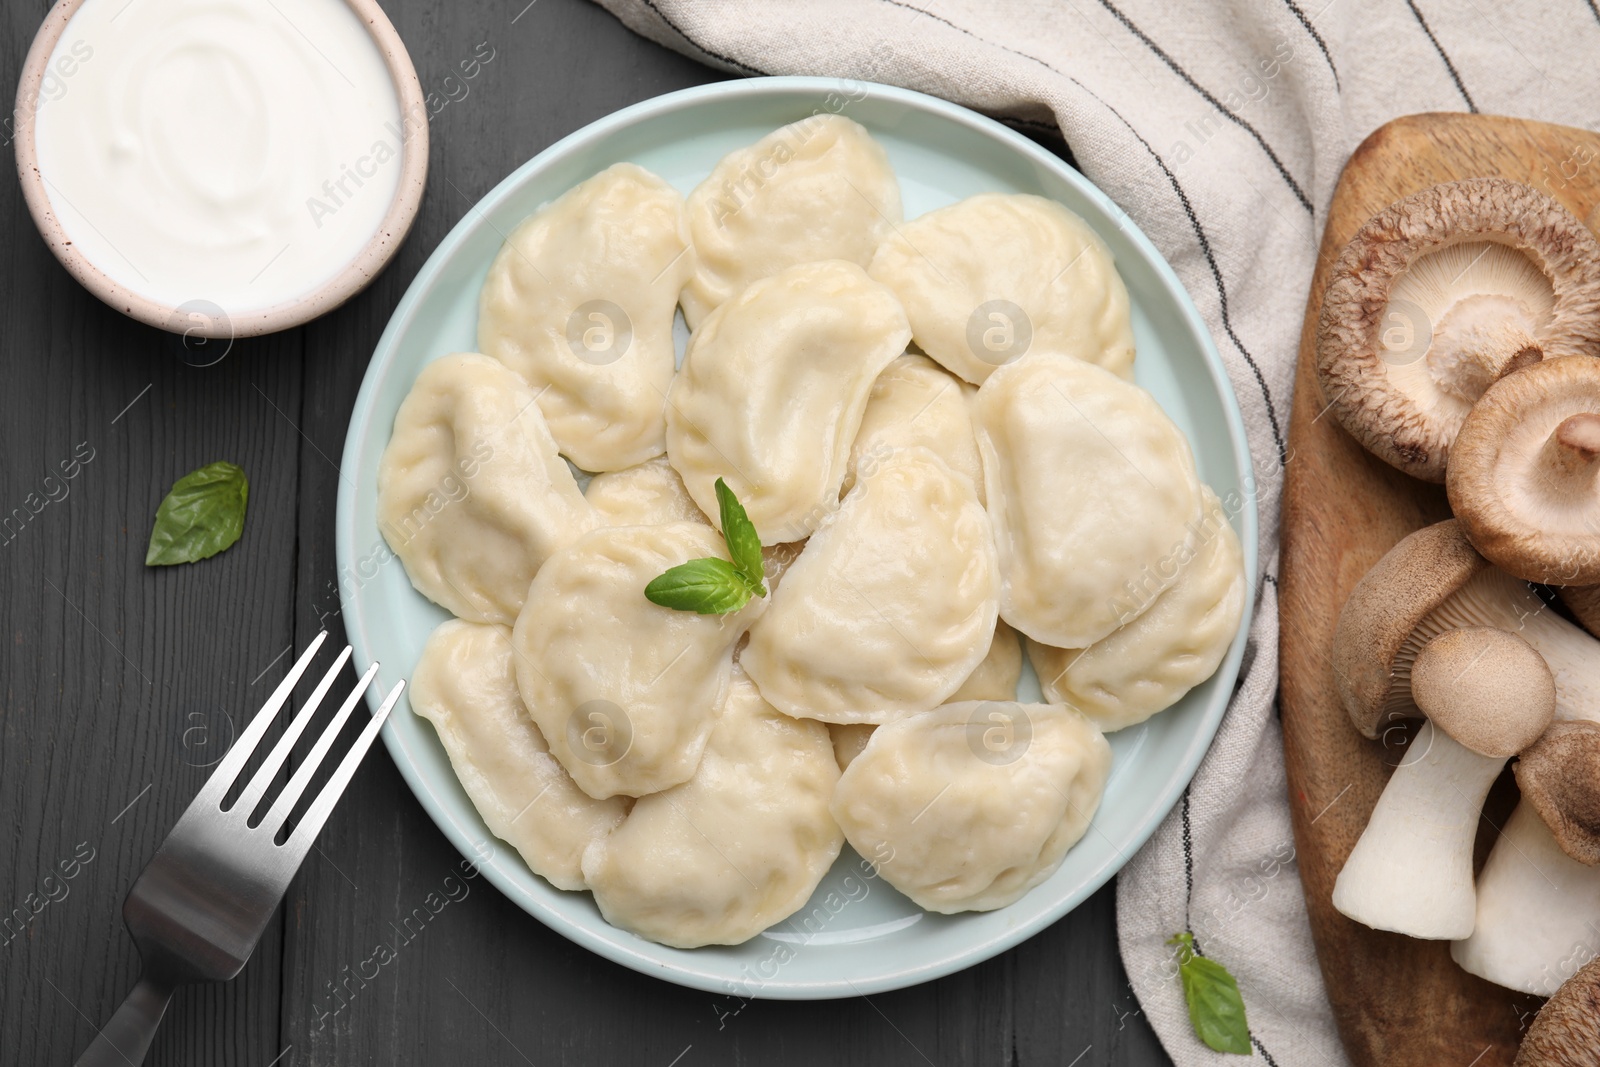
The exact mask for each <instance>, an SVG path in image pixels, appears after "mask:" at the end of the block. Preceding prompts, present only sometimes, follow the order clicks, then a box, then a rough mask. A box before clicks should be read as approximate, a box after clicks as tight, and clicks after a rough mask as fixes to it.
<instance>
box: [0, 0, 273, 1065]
mask: <svg viewBox="0 0 1600 1067" xmlns="http://www.w3.org/2000/svg"><path fill="white" fill-rule="evenodd" d="M17 14H19V13H18V12H14V11H12V12H8V18H14V17H15V16H16V15H17ZM20 54H21V53H20V52H17V53H15V54H11V53H8V59H7V61H6V62H9V63H15V62H16V60H17V59H18V58H20ZM15 75H16V71H15V69H11V70H8V71H7V70H3V69H0V78H3V79H7V80H8V84H9V83H10V82H13V81H14V80H15ZM0 210H3V212H4V217H5V218H7V219H9V220H10V222H11V229H10V232H11V233H12V234H14V235H15V237H16V240H14V241H12V242H8V245H7V253H6V255H5V257H4V258H3V259H0V294H4V295H3V297H0V299H3V300H4V312H5V315H6V321H7V340H8V342H9V343H8V346H7V348H8V355H9V357H10V358H9V360H8V368H7V384H6V387H5V388H4V389H3V390H0V456H3V457H4V463H3V465H0V508H3V509H4V514H5V515H6V516H12V517H13V518H15V515H16V513H15V512H14V511H13V510H12V509H13V508H17V507H23V508H28V506H29V500H30V494H33V499H35V500H48V499H49V497H50V495H51V494H52V493H54V494H55V495H56V496H57V497H58V499H56V500H54V501H51V502H49V503H47V504H45V505H44V506H42V507H41V508H40V509H39V511H38V514H37V515H36V516H31V517H30V518H29V519H28V520H27V521H26V522H25V523H22V522H21V521H20V520H17V525H16V526H15V527H14V528H11V529H7V530H6V531H5V534H4V537H5V543H4V544H0V586H3V588H4V589H5V590H6V595H5V596H4V597H3V598H0V633H3V634H4V635H5V638H6V639H5V641H4V642H3V649H0V810H4V811H5V812H7V813H9V814H10V816H11V820H10V821H11V825H10V827H9V828H8V832H7V834H5V835H4V836H3V837H0V911H9V910H10V909H12V908H14V907H17V906H19V905H22V904H25V902H26V900H27V896H28V894H30V893H38V894H40V895H41V896H43V895H47V894H51V893H54V894H56V895H57V896H58V897H59V899H58V900H56V901H54V902H53V903H51V904H49V905H48V907H46V908H44V909H43V910H41V911H40V912H39V914H38V915H37V917H36V918H35V919H34V920H33V921H32V922H31V923H30V924H28V925H27V927H26V929H25V930H23V931H21V933H20V936H17V937H15V938H8V939H7V943H6V944H4V945H3V946H0V990H3V991H4V994H3V997H0V1000H3V1004H4V1013H5V1018H6V1019H7V1020H8V1025H7V1031H6V1041H5V1046H6V1054H7V1059H8V1061H9V1062H17V1063H44V1062H61V1063H65V1062H71V1060H72V1058H73V1057H74V1056H75V1055H76V1054H77V1053H78V1052H80V1051H82V1050H83V1048H85V1047H86V1046H87V1045H88V1043H89V1041H90V1039H91V1038H92V1036H93V1034H94V1033H95V1031H96V1029H97V1028H98V1026H99V1025H100V1024H101V1023H103V1022H104V1021H105V1020H106V1019H107V1018H109V1017H110V1015H111V1013H112V1012H113V1011H114V1010H115V1008H116V1006H117V1004H119V1003H120V1002H121V1000H122V998H123V996H124V995H125V994H126V993H127V992H128V990H129V989H130V988H132V985H133V983H134V980H135V978H136V975H137V971H138V954H137V951H136V949H135V948H134V945H133V943H132V941H131V940H130V939H129V937H128V936H127V934H126V933H125V932H124V930H123V927H122V921H121V904H122V898H123V896H124V895H125V894H126V892H127V889H128V886H129V885H130V883H131V881H132V879H133V876H134V874H135V873H136V872H137V871H138V870H139V869H141V868H142V866H143V865H144V863H145V862H146V861H148V859H149V858H150V856H151V855H152V854H153V853H154V851H155V849H156V847H157V845H158V844H159V843H160V841H161V840H162V839H163V838H164V837H165V835H166V833H167V831H168V829H169V828H170V827H171V825H172V824H173V822H174V821H175V820H176V819H177V817H178V815H179V813H180V812H181V811H182V810H183V809H184V807H185V806H186V805H187V804H188V802H189V800H190V798H191V797H192V796H193V794H194V792H195V791H196V790H197V789H198V788H199V786H200V784H201V783H202V782H203V781H204V780H205V778H206V776H207V773H208V771H207V769H206V768H205V766H204V764H207V763H209V762H211V760H213V759H214V758H215V757H214V756H213V755H212V753H214V752H216V751H217V748H218V746H219V745H221V744H224V743H225V742H226V741H227V740H228V736H229V735H230V734H231V731H232V729H233V727H232V726H231V725H230V719H229V716H230V715H231V716H232V720H231V722H232V723H234V724H237V723H240V722H241V721H242V717H243V716H246V715H248V713H249V711H250V710H251V709H252V707H253V706H255V705H257V704H259V702H260V699H261V697H262V695H263V692H264V691H265V690H266V689H267V688H268V687H269V679H270V674H269V679H264V680H263V681H262V683H261V684H260V685H258V686H255V687H252V685H251V682H252V680H253V679H255V678H256V677H257V676H258V675H259V674H260V673H261V672H262V670H263V668H266V667H267V666H268V663H269V661H270V660H271V659H272V657H273V656H274V655H275V654H276V652H277V651H278V650H280V649H282V648H284V647H285V646H287V645H288V643H289V640H290V634H291V625H292V618H291V612H290V596H291V593H292V580H293V573H294V572H293V564H294V552H293V544H294V512H295V507H296V501H297V498H298V485H297V481H298V471H297V468H296V457H297V453H298V441H297V438H296V436H295V434H294V433H293V431H291V430H288V429H287V428H285V427H282V426H281V425H277V424H274V423H273V422H272V421H270V420H266V419H261V418H258V417H255V416H254V414H253V413H254V411H255V408H256V407H257V405H259V404H260V403H261V396H260V394H259V393H258V392H257V391H256V387H258V386H259V388H260V389H262V390H264V391H265V392H267V393H268V394H270V395H272V396H273V397H275V398H276V399H277V400H278V401H279V402H280V403H288V404H291V405H294V406H297V405H298V395H299V390H300V358H301V353H300V341H299V338H298V337H297V336H295V335H286V336H280V337H277V338H272V339H264V340H260V341H255V342H251V343H249V344H240V345H238V346H236V347H235V348H234V350H233V351H232V352H231V353H230V354H229V356H228V357H227V358H226V359H225V360H223V361H222V362H221V363H219V364H217V365H216V366H213V367H208V368H199V367H193V366H189V365H186V364H185V362H184V361H183V359H182V349H181V348H180V346H179V343H178V341H177V340H176V339H175V338H174V337H172V336H171V335H169V334H165V333H162V332H160V331H156V330H152V329H149V328H147V327H144V326H139V325H137V324H135V323H133V322H131V321H130V320H127V319H125V318H124V317H123V316H121V315H119V314H117V313H116V312H114V311H112V310H111V309H109V308H107V307H105V306H103V305H101V304H100V303H99V302H98V301H96V300H95V299H94V298H93V297H91V296H89V294H88V293H87V292H85V291H84V290H82V289H81V288H79V287H78V286H77V285H76V283H74V282H73V281H72V280H71V279H70V278H69V277H68V276H67V274H66V272H65V271H64V270H62V269H61V268H60V267H59V266H58V265H57V264H56V262H55V261H54V259H52V258H51V257H50V255H49V253H48V252H47V251H46V249H45V247H44V245H43V243H42V242H41V241H40V240H39V239H38V237H37V235H36V234H35V233H34V232H33V230H32V226H31V223H29V222H28V221H27V218H26V213H25V210H24V208H23V206H22V203H21V196H20V192H19V190H18V189H17V187H16V185H15V183H6V184H5V185H4V186H3V188H0ZM124 409H125V410H124ZM75 450H77V454H78V455H79V456H80V457H89V456H92V458H88V459H86V461H85V462H82V463H81V464H80V466H79V467H78V469H77V471H76V476H75V477H73V478H71V479H70V480H62V481H58V480H56V479H52V480H51V481H48V482H47V481H46V477H47V476H49V475H52V474H54V475H56V476H57V478H59V476H60V474H61V468H60V464H61V463H62V462H63V461H70V460H72V459H73V457H74V452H75ZM223 458H226V459H230V460H233V461H235V462H237V463H239V464H240V465H241V466H243V467H244V468H245V470H246V472H247V473H248V475H249V477H250V478H251V483H252V484H251V489H252V493H251V509H250V512H249V516H248V519H247V522H246V527H245V534H244V537H243V539H242V541H241V542H240V543H239V544H238V545H237V546H235V547H234V548H233V549H232V550H230V551H229V552H228V553H226V554H225V555H223V556H220V557H217V558H216V559H213V560H209V561H206V562H204V563H201V564H196V565H187V566H181V567H168V568H149V569H147V568H146V567H144V565H143V560H144V551H145V544H146V540H147V537H148V533H149V528H150V522H151V520H152V517H153V515H154V513H155V508H156V505H157V503H158V502H159V501H160V499H161V498H162V496H163V495H164V494H165V493H166V491H167V489H168V488H169V487H170V486H171V484H172V482H173V481H174V480H175V479H177V478H178V477H180V476H181V475H183V474H185V473H187V472H188V471H190V470H192V469H193V468H194V467H197V466H200V465H202V464H204V463H208V462H212V461H214V460H217V459H223ZM58 487H59V488H58ZM207 742H209V743H207ZM124 809H126V810H124ZM80 845H81V847H82V852H81V854H83V855H89V854H92V855H93V857H94V859H93V861H92V862H90V863H87V864H85V865H81V866H80V867H79V868H78V869H77V871H76V873H77V876H76V877H74V878H72V879H70V880H63V881H60V882H46V879H47V878H50V877H51V876H52V875H56V876H59V875H60V873H61V872H60V870H59V868H60V865H61V864H62V862H63V861H71V860H72V859H73V858H74V853H75V852H78V851H79V847H80ZM279 938H280V932H279V930H278V928H277V927H276V926H274V927H272V928H271V929H269V931H268V934H267V936H266V938H265V940H264V942H263V944H262V947H261V949H260V950H259V951H258V952H257V954H256V957H255V959H254V960H253V961H252V962H251V964H250V966H249V967H248V968H247V969H246V971H245V973H244V975H243V976H242V977H241V978H240V979H239V980H238V981H236V982H233V983H230V984H228V985H226V986H213V987H208V988H206V989H203V990H202V989H190V990H184V991H182V992H181V993H180V995H179V997H178V998H177V1000H176V1002H175V1005H174V1007H173V1010H172V1012H171V1014H170V1016H169V1018H170V1019H171V1023H170V1024H169V1025H168V1026H166V1027H165V1028H163V1030H162V1031H161V1034H160V1036H159V1037H158V1039H157V1042H156V1046H155V1050H154V1052H153V1055H154V1056H156V1057H158V1061H159V1062H163V1063H173V1064H196V1065H201V1064H216V1063H224V1062H226V1063H240V1064H246V1063H265V1062H267V1061H268V1060H270V1059H271V1054H268V1055H265V1056H260V1055H258V1053H259V1052H262V1051H265V1050H266V1049H267V1047H268V1046H269V1045H271V1044H272V1043H273V1042H275V1041H276V1039H277V1030H278V1018H277V1008H278V1005H277V1001H278V992H277V991H278V989H279V986H280V974H279V968H280V966H281V948H280V945H279Z"/></svg>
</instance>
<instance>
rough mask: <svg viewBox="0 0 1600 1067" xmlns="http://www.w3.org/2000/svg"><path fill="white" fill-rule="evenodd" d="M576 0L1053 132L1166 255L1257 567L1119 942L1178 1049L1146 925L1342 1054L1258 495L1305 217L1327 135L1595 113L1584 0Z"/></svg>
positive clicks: (669, 38)
mask: <svg viewBox="0 0 1600 1067" xmlns="http://www.w3.org/2000/svg"><path fill="white" fill-rule="evenodd" d="M600 2H601V3H602V4H604V6H605V7H607V8H608V9H610V10H611V11H612V12H614V13H615V14H616V15H617V16H618V17H619V18H621V19H622V20H623V21H624V22H625V23H626V24H627V25H628V26H630V27H631V28H633V29H634V30H636V31H637V32H639V33H641V34H643V35H645V36H647V37H650V38H652V39H654V40H656V41H659V42H661V43H662V44H665V45H667V46H669V47H671V48H675V49H677V50H679V51H681V52H684V53H686V54H688V55H691V56H694V57H695V58H697V59H700V60H702V61H704V62H706V63H708V64H711V65H713V66H717V67H721V68H724V69H727V70H731V71H735V72H737V73H741V74H808V75H817V76H826V77H841V78H852V79H861V80H867V81H879V82H888V83H892V84H896V85H902V86H906V87H908V88H912V89H918V90H921V91H923V92H926V93H931V94H934V95H937V96H942V97H945V98H947V99H950V100H954V101H956V102H958V103H961V104H965V105H967V106H969V107H972V108H975V109H977V110H979V111H982V112H985V113H987V114H989V115H993V116H995V117H997V118H1000V119H1002V120H1003V121H1006V122H1008V123H1010V124H1012V125H1015V126H1017V127H1019V128H1022V129H1024V130H1026V131H1030V132H1034V133H1044V132H1046V131H1048V133H1050V134H1054V133H1056V132H1058V131H1059V133H1060V135H1061V136H1063V137H1064V138H1065V139H1066V142H1067V144H1068V146H1069V147H1070V149H1071V152H1072V155H1073V157H1074V159H1075V160H1076V162H1077V165H1078V166H1079V168H1080V169H1081V170H1082V171H1083V173H1084V174H1085V175H1087V176H1088V177H1089V178H1090V179H1091V180H1092V181H1093V182H1094V183H1095V184H1096V185H1098V186H1100V188H1102V189H1104V190H1105V191H1106V192H1107V193H1108V194H1110V195H1111V197H1112V198H1113V199H1115V200H1116V201H1117V202H1118V203H1119V204H1120V205H1121V206H1122V207H1123V208H1125V209H1126V210H1127V211H1128V213H1129V214H1130V215H1131V216H1132V218H1133V219H1134V220H1135V221H1136V222H1137V223H1138V224H1139V226H1140V227H1141V228H1142V229H1143V230H1144V231H1145V233H1147V234H1148V235H1149V236H1150V238H1151V240H1153V241H1154V242H1155V244H1156V246H1157V247H1158V248H1160V249H1161V251H1162V253H1163V254H1164V255H1165V256H1166V257H1167V259H1168V260H1169V261H1171V263H1172V265H1173V267H1174V268H1175V269H1176V270H1177V272H1178V275H1179V277H1180V278H1181V279H1182V280H1183V283H1184V285H1185V286H1186V287H1187V288H1188V290H1189V293H1190V294H1191V295H1192V296H1193V298H1194V300H1195V303H1196V304H1197V305H1199V307H1200V310H1201V312H1202V313H1203V314H1204V316H1205V318H1206V321H1207V323H1208V324H1209V325H1210V327H1211V330H1212V333H1213V335H1214V337H1215V338H1216V342H1217V346H1218V348H1219V349H1220V350H1221V352H1222V356H1223V359H1224V361H1225V362H1226V363H1227V366H1228V371H1229V374H1230V376H1231V377H1232V380H1233V386H1234V389H1235V391H1236V392H1237V393H1238V396H1239V400H1240V403H1241V404H1242V406H1243V408H1244V412H1245V417H1246V422H1247V426H1248V429H1249V434H1250V443H1251V449H1252V452H1253V455H1254V461H1255V469H1256V483H1257V486H1258V487H1259V497H1258V505H1259V509H1260V514H1261V519H1262V524H1261V538H1262V540H1261V559H1262V561H1263V563H1262V573H1261V574H1259V575H1257V576H1256V578H1257V579H1258V581H1257V586H1256V595H1257V613H1256V618H1255V626H1254V629H1253V631H1252V641H1251V644H1250V647H1249V651H1248V652H1247V654H1246V658H1245V664H1244V671H1243V674H1242V676H1241V680H1240V683H1239V687H1238V690H1237V692H1236V694H1235V699H1234V702H1233V706H1232V707H1231V709H1230V711H1229V714H1228V717H1227V719H1226V720H1225V721H1224V723H1223V726H1222V729H1221V732H1220V733H1219V734H1218V735H1217V739H1216V742H1215V743H1214V744H1213V746H1212V748H1211V751H1210V753H1209V754H1208V755H1207V757H1206V760H1205V763H1204V764H1203V765H1202V766H1201V768H1200V771H1199V774H1198V775H1197V776H1196V777H1195V779H1194V782H1193V784H1192V785H1191V787H1190V788H1189V790H1188V792H1186V793H1185V795H1184V798H1183V801H1182V803H1181V804H1180V805H1179V807H1178V809H1177V810H1176V811H1174V812H1173V813H1172V815H1171V817H1169V818H1168V819H1167V820H1166V822H1165V823H1164V824H1163V826H1162V827H1161V829H1160V830H1159V831H1158V832H1157V833H1156V835H1155V836H1154V837H1153V838H1152V839H1151V841H1150V843H1149V844H1148V845H1147V846H1146V847H1145V848H1144V849H1143V850H1142V851H1141V852H1140V853H1139V854H1138V855H1137V856H1135V857H1134V858H1133V860H1132V862H1130V863H1129V864H1128V865H1127V867H1126V868H1124V870H1123V872H1122V874H1121V876H1120V877H1119V880H1118V895H1117V903H1118V926H1119V934H1120V939H1121V945H1122V954H1123V961H1124V963H1125V964H1126V966H1127V970H1128V975H1129V978H1130V982H1131V984H1132V986H1133V990H1134V992H1135V993H1136V994H1137V995H1138V999H1139V1002H1140V1004H1141V1006H1142V1009H1143V1010H1144V1012H1145V1013H1146V1014H1147V1015H1148V1017H1149V1019H1150V1021H1151V1023H1152V1024H1153V1025H1154V1026H1155V1029H1156V1031H1157V1032H1158V1033H1159V1034H1160V1036H1161V1040H1162V1042H1163V1043H1164V1044H1165V1046H1166V1048H1167V1051H1168V1052H1169V1053H1170V1054H1171V1055H1172V1058H1173V1059H1174V1061H1175V1062H1176V1063H1178V1064H1180V1065H1184V1067H1188V1065H1191V1064H1195V1065H1198V1064H1212V1063H1215V1062H1217V1056H1216V1054H1215V1053H1213V1052H1210V1051H1209V1050H1207V1049H1205V1048H1204V1047H1203V1046H1202V1045H1200V1044H1199V1042H1198V1041H1196V1039H1195V1037H1194V1035H1193V1031H1192V1030H1191V1029H1190V1026H1189V1023H1188V1020H1187V1017H1186V1013H1185V1008H1184V1002H1183V997H1182V992H1181V990H1180V988H1179V985H1178V982H1177V980H1176V977H1175V972H1174V970H1173V969H1172V966H1171V963H1170V959H1171V957H1170V952H1171V950H1170V949H1169V948H1167V947H1165V945H1164V942H1165V941H1166V939H1167V938H1168V937H1170V936H1171V935H1172V934H1173V933H1175V932H1177V931H1179V930H1184V929H1189V930H1192V931H1193V932H1194V934H1195V938H1196V943H1197V946H1198V947H1199V948H1200V950H1201V951H1203V952H1205V953H1206V954H1208V955H1211V956H1214V957H1216V958H1218V959H1220V960H1222V961H1223V962H1225V963H1226V965H1227V966H1228V967H1229V969H1230V970H1232V972H1233V973H1234V974H1235V975H1236V976H1237V977H1238V979H1239V983H1240V986H1241V987H1242V989H1243V990H1244V998H1245V1002H1246V1006H1247V1009H1248V1013H1249V1018H1250V1023H1251V1029H1252V1033H1253V1038H1254V1040H1253V1044H1254V1048H1255V1055H1254V1057H1253V1059H1255V1060H1257V1061H1258V1062H1262V1063H1266V1064H1272V1065H1282V1067H1288V1065H1291V1064H1293V1065H1301V1064H1310V1065H1318V1064H1330V1065H1337V1064H1343V1063H1345V1062H1346V1059H1345V1056H1344V1053H1343V1051H1342V1050H1341V1049H1340V1046H1339V1043H1338V1039H1337V1036H1336V1034H1335V1032H1334V1027H1333V1022H1332V1019H1331V1016H1330V1012H1329V1009H1328V1006H1327V998H1326V995H1325V992H1324V990H1323V987H1322V979H1321V976H1320V973H1319V972H1318V970H1317V966H1316V960H1315V956H1314V954H1313V951H1312V946H1311V940H1310V933H1309V929H1308V926H1307V922H1306V916H1305V907H1304V902H1303V900H1302V897H1301V892H1300V885H1299V880H1298V876H1297V873H1296V869H1295V866H1294V863H1293V855H1294V851H1293V849H1294V846H1293V838H1292V836H1291V834H1290V829H1289V817H1288V808H1287V800H1286V790H1285V785H1284V772H1283V753H1282V745H1281V738H1280V733H1279V727H1278V721H1277V717H1276V713H1275V708H1274V700H1275V695H1276V690H1277V671H1278V643H1277V633H1278V610H1277V583H1276V574H1277V564H1278V526H1279V498H1280V492H1281V488H1282V483H1283V480H1282V472H1283V469H1284V465H1285V463H1289V462H1293V458H1292V456H1291V455H1290V454H1289V451H1288V446H1287V441H1286V435H1287V430H1288V411H1289V399H1290V393H1291V390H1292V388H1293V385H1294V363H1295V354H1296V348H1297V345H1298V339H1299V333H1300V324H1301V317H1302V315H1303V314H1304V312H1305V299H1306V295H1307V291H1308V287H1309V284H1310V280H1311V274H1312V268H1313V265H1314V262H1315V259H1316V255H1317V244H1318V240H1319V238H1320V236H1321V231H1322V221H1323V214H1324V213H1325V212H1326V210H1327V207H1328V202H1329V200H1330V198H1331V196H1332V193H1333V188H1334V184H1335V182H1336V181H1337V180H1338V177H1339V172H1340V170H1341V168H1342V167H1343V166H1344V163H1345V160H1346V159H1347V158H1348V157H1349V155H1350V152H1351V151H1352V150H1353V149H1354V148H1355V146H1356V145H1357V144H1359V143H1360V142H1361V140H1362V138H1364V137H1365V136H1366V135H1367V134H1368V133H1370V132H1371V131H1372V130H1374V129H1375V128H1377V127H1378V126H1380V125H1382V124H1383V123H1384V122H1386V121H1387V120H1389V119H1391V118H1394V117H1396V116H1398V115H1403V114H1409V113H1413V112H1420V111H1478V110H1480V109H1481V110H1483V111H1486V112H1493V113H1497V114H1507V115H1516V116H1521V117H1526V118H1537V119H1544V120H1546V121H1551V122H1560V123H1565V124H1568V125H1573V126H1584V127H1590V128H1594V127H1595V125H1596V121H1597V119H1600V112H1597V101H1600V9H1597V7H1596V0H1516V2H1511V3H1503V2H1492V0H1309V2H1307V0H1185V2H1183V3H1175V2H1173V0H600ZM1547 174H1548V179H1549V180H1550V181H1552V182H1555V183H1559V182H1561V181H1563V180H1564V179H1563V178H1562V177H1561V176H1560V174H1559V173H1557V171H1556V170H1555V169H1550V170H1548V171H1547ZM1117 992H1119V991H1107V996H1108V1002H1107V1010H1108V1011H1109V1010H1113V1008H1112V999H1113V996H1114V994H1115V993H1117Z"/></svg>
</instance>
